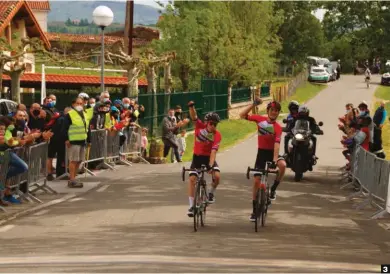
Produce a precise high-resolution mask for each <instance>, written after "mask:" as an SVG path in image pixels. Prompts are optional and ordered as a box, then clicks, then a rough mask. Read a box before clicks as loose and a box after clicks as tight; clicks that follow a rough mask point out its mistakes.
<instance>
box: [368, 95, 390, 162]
mask: <svg viewBox="0 0 390 274" xmlns="http://www.w3.org/2000/svg"><path fill="white" fill-rule="evenodd" d="M386 116H387V112H386V109H385V102H384V101H382V102H381V104H380V106H379V107H378V108H377V110H376V111H375V114H374V117H373V122H374V139H373V145H372V150H371V152H373V153H374V154H375V155H376V156H377V157H379V158H382V159H384V158H385V157H386V155H385V153H384V151H383V147H382V127H383V124H384V123H385V121H386Z"/></svg>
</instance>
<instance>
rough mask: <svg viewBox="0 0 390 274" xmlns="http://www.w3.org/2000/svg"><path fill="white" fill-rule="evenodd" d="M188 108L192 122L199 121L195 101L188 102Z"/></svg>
mask: <svg viewBox="0 0 390 274" xmlns="http://www.w3.org/2000/svg"><path fill="white" fill-rule="evenodd" d="M188 108H189V112H190V118H191V120H192V121H196V120H198V115H197V113H196V109H195V103H194V101H190V102H188Z"/></svg>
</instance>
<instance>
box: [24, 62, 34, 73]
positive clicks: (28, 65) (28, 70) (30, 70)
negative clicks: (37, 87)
mask: <svg viewBox="0 0 390 274" xmlns="http://www.w3.org/2000/svg"><path fill="white" fill-rule="evenodd" d="M25 72H32V64H29V63H27V64H26V71H25Z"/></svg>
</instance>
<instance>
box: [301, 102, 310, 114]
mask: <svg viewBox="0 0 390 274" xmlns="http://www.w3.org/2000/svg"><path fill="white" fill-rule="evenodd" d="M309 113H310V111H309V108H308V107H307V106H305V105H302V106H300V107H299V109H298V114H299V115H300V116H309Z"/></svg>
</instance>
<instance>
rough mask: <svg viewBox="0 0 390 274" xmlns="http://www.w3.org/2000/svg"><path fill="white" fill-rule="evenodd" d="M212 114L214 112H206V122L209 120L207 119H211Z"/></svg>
mask: <svg viewBox="0 0 390 274" xmlns="http://www.w3.org/2000/svg"><path fill="white" fill-rule="evenodd" d="M211 114H212V112H208V113H206V115H205V116H204V121H205V122H207V121H209V120H210V117H211Z"/></svg>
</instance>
